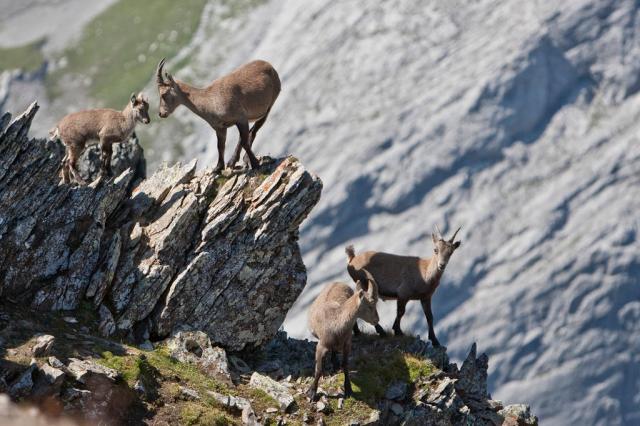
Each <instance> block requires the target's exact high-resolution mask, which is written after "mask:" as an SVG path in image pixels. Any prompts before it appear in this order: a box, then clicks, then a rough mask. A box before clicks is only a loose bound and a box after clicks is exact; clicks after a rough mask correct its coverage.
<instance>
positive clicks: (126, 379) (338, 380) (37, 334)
mask: <svg viewBox="0 0 640 426" xmlns="http://www.w3.org/2000/svg"><path fill="white" fill-rule="evenodd" d="M354 349H355V350H354V353H353V355H352V360H351V362H352V381H353V387H354V397H353V398H350V399H344V398H343V395H342V388H341V385H342V381H343V376H342V374H341V373H340V372H339V371H338V370H336V369H334V368H333V367H332V366H331V365H330V363H329V362H328V361H329V360H328V359H327V360H326V361H327V362H326V363H325V364H326V365H325V368H326V375H325V376H324V377H323V379H322V381H321V384H320V398H319V400H318V401H310V400H308V398H307V397H306V396H305V394H304V392H305V391H306V390H307V388H308V386H309V385H310V383H311V381H312V377H311V376H312V373H313V366H314V361H313V359H314V351H315V344H314V343H313V342H309V341H307V340H296V339H291V338H287V336H286V334H285V333H284V332H279V333H277V334H276V336H275V337H274V338H273V339H272V340H271V341H270V342H269V343H268V344H266V345H264V346H262V347H260V348H257V349H256V350H252V351H245V352H235V353H231V352H226V351H225V350H224V349H222V348H220V347H215V346H212V345H211V343H210V340H209V338H208V337H207V336H206V335H205V334H204V333H201V332H179V333H176V334H175V335H174V336H172V337H171V338H168V339H166V340H163V341H158V342H155V343H153V344H150V343H146V344H142V345H137V346H136V345H132V344H127V343H123V342H118V341H113V340H107V339H104V338H102V337H101V336H100V332H99V320H98V317H97V315H96V313H95V311H93V309H92V308H91V307H90V306H87V307H86V309H80V310H78V311H76V312H73V313H42V312H38V313H37V315H34V313H33V312H30V311H28V310H25V309H18V308H16V307H15V306H11V305H2V306H0V353H1V356H2V360H1V361H0V391H2V392H6V393H7V394H8V395H9V396H10V397H11V399H12V400H14V401H17V402H19V404H17V405H15V404H13V403H10V402H9V400H7V399H6V396H2V398H3V399H0V414H1V416H0V417H2V420H0V424H2V425H5V424H6V425H8V424H17V423H14V422H17V419H23V420H24V421H25V422H27V423H25V424H29V422H32V423H31V424H33V423H35V422H36V421H38V419H39V421H42V422H43V423H42V424H52V422H54V421H57V422H60V424H63V423H64V424H96V423H100V424H107V425H119V424H132V425H133V424H142V423H144V424H151V425H167V424H171V425H173V424H186V425H212V424H216V425H218V424H252V425H258V424H264V425H276V424H326V425H394V424H405V425H431V424H433V425H449V424H455V425H458V424H460V425H502V424H504V425H533V424H537V419H536V418H535V417H534V416H533V415H531V414H530V412H529V408H528V407H527V406H524V405H511V406H507V407H505V406H503V404H502V403H501V402H500V401H496V400H492V399H491V397H490V395H489V394H488V392H487V382H486V379H487V363H488V359H487V356H486V355H484V354H482V355H480V356H478V355H477V354H476V350H475V345H473V347H472V348H471V351H470V352H469V355H468V357H467V359H466V360H465V361H464V363H463V364H462V366H461V367H460V368H458V367H457V366H456V365H455V364H453V363H450V362H449V360H448V357H447V354H446V349H445V348H438V349H434V348H433V347H431V346H430V345H429V344H428V343H425V342H423V341H421V340H420V339H417V338H414V337H402V338H395V337H388V338H379V337H377V336H370V335H362V336H360V337H358V338H356V339H355V340H354ZM327 358H328V357H327ZM26 407H31V408H30V410H27V408H26ZM34 407H37V409H36V408H34ZM25 419H26V420H25ZM7 421H9V423H7ZM45 421H46V422H49V423H45ZM3 422H4V423H3Z"/></svg>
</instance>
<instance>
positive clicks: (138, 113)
mask: <svg viewBox="0 0 640 426" xmlns="http://www.w3.org/2000/svg"><path fill="white" fill-rule="evenodd" d="M131 109H132V110H133V116H134V117H135V119H136V121H139V122H141V123H143V124H149V122H150V121H151V120H150V119H149V101H148V100H147V98H145V97H144V95H143V94H142V93H138V96H136V94H135V93H132V94H131Z"/></svg>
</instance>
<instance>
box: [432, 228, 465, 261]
mask: <svg viewBox="0 0 640 426" xmlns="http://www.w3.org/2000/svg"><path fill="white" fill-rule="evenodd" d="M460 228H462V227H459V228H458V229H457V230H456V232H454V233H453V236H452V237H451V238H449V239H448V240H445V239H444V238H443V237H442V233H441V232H440V228H438V226H437V225H436V232H437V234H438V235H436V234H435V233H432V234H431V239H432V240H433V245H434V247H433V253H434V256H433V259H434V260H435V261H437V262H438V264H437V266H438V270H439V271H444V268H446V266H447V263H449V258H450V257H451V255H452V254H453V252H454V251H455V250H456V249H457V248H458V247H460V244H461V242H460V241H455V242H454V240H455V238H456V235H458V231H459V230H460Z"/></svg>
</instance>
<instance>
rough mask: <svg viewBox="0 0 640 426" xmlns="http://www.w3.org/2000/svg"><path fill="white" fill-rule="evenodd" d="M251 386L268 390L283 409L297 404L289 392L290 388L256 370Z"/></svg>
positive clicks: (285, 409) (250, 381)
mask: <svg viewBox="0 0 640 426" xmlns="http://www.w3.org/2000/svg"><path fill="white" fill-rule="evenodd" d="M249 386H251V387H254V388H256V389H260V390H262V391H264V392H266V393H267V394H268V395H269V396H271V397H272V398H273V399H275V400H276V401H278V403H279V404H280V409H281V410H282V411H287V410H288V409H290V408H291V407H293V405H294V404H295V400H294V399H293V396H292V395H291V394H290V393H289V389H288V388H287V387H286V386H283V385H282V384H280V383H278V382H276V381H275V380H273V379H272V378H270V377H267V376H263V375H261V374H260V373H258V372H254V373H253V374H252V375H251V379H250V380H249Z"/></svg>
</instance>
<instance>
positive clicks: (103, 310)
mask: <svg viewBox="0 0 640 426" xmlns="http://www.w3.org/2000/svg"><path fill="white" fill-rule="evenodd" d="M98 315H99V316H100V323H99V325H98V331H99V332H100V334H102V335H103V336H104V337H109V336H111V335H112V334H113V333H115V331H116V322H115V320H114V319H113V315H112V314H111V311H110V310H109V308H107V307H106V306H105V305H100V309H98Z"/></svg>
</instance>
